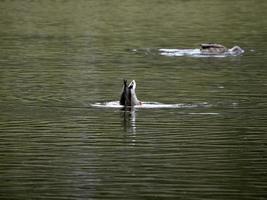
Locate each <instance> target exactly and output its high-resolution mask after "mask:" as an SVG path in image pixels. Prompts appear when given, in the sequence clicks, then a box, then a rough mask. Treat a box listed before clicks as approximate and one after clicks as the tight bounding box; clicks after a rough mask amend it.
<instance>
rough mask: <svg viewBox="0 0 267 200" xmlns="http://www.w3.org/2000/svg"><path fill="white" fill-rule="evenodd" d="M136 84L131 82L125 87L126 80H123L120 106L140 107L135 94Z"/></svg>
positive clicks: (133, 81)
mask: <svg viewBox="0 0 267 200" xmlns="http://www.w3.org/2000/svg"><path fill="white" fill-rule="evenodd" d="M135 89H136V82H135V80H132V82H131V83H130V84H129V85H128V86H127V80H125V79H124V80H123V87H122V92H121V97H120V105H122V106H135V105H142V102H141V101H139V100H138V98H137V95H136V92H135Z"/></svg>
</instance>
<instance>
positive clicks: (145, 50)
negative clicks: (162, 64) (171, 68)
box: [132, 48, 238, 58]
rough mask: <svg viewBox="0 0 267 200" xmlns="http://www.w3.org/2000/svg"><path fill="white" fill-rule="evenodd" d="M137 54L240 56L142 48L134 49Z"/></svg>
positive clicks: (206, 56)
mask: <svg viewBox="0 0 267 200" xmlns="http://www.w3.org/2000/svg"><path fill="white" fill-rule="evenodd" d="M132 51H133V52H135V53H143V54H147V55H157V54H159V55H162V56H170V57H182V56H187V57H195V58H208V57H212V58H225V57H228V56H238V54H234V53H231V52H230V51H228V52H225V53H222V54H203V53H202V52H201V51H200V49H166V48H160V49H153V48H143V49H142V48H140V49H133V50H132Z"/></svg>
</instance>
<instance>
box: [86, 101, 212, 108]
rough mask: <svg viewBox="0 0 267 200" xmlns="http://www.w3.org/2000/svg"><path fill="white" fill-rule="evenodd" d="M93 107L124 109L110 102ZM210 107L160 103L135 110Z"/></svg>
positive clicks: (206, 104) (141, 106)
mask: <svg viewBox="0 0 267 200" xmlns="http://www.w3.org/2000/svg"><path fill="white" fill-rule="evenodd" d="M91 106H92V107H98V108H123V107H124V106H122V105H120V103H119V101H110V102H104V103H94V104H91ZM209 106H210V105H209V104H208V103H206V102H203V103H199V104H182V103H180V104H163V103H158V102H142V105H136V106H134V108H140V109H142V108H144V109H153V108H154V109H162V108H197V107H209Z"/></svg>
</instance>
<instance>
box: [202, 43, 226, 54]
mask: <svg viewBox="0 0 267 200" xmlns="http://www.w3.org/2000/svg"><path fill="white" fill-rule="evenodd" d="M200 51H201V53H202V54H223V53H226V52H227V51H228V49H227V48H226V47H225V46H223V45H221V44H213V43H207V44H201V45H200Z"/></svg>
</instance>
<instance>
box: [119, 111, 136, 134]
mask: <svg viewBox="0 0 267 200" xmlns="http://www.w3.org/2000/svg"><path fill="white" fill-rule="evenodd" d="M121 117H122V119H123V128H124V131H125V132H127V133H132V134H136V111H135V108H134V107H124V108H123V109H122V112H121Z"/></svg>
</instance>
